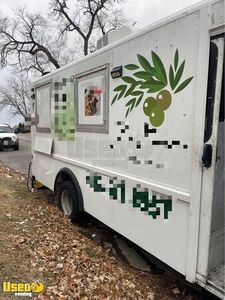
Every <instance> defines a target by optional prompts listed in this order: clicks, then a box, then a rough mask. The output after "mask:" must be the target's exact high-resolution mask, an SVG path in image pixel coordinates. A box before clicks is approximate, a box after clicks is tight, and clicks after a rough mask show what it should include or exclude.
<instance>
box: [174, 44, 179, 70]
mask: <svg viewBox="0 0 225 300" xmlns="http://www.w3.org/2000/svg"><path fill="white" fill-rule="evenodd" d="M178 62H179V53H178V49H177V50H176V52H175V56H174V69H175V71H176V70H177V67H178Z"/></svg>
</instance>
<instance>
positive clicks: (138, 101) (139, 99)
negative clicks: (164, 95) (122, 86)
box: [135, 93, 144, 107]
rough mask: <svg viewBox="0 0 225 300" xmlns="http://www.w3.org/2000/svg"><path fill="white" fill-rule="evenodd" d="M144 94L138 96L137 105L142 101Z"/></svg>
mask: <svg viewBox="0 0 225 300" xmlns="http://www.w3.org/2000/svg"><path fill="white" fill-rule="evenodd" d="M143 96H144V93H142V95H141V96H140V97H139V98H138V100H137V102H136V105H135V107H137V106H138V105H139V104H140V103H141V100H142V98H143Z"/></svg>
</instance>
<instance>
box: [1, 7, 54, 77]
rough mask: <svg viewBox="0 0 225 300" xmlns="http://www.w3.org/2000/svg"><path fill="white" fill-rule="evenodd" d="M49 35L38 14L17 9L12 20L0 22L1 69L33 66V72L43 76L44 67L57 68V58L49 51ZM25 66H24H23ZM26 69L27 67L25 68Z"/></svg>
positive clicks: (2, 19) (2, 18)
mask: <svg viewBox="0 0 225 300" xmlns="http://www.w3.org/2000/svg"><path fill="white" fill-rule="evenodd" d="M47 32H48V24H47V21H46V20H45V19H44V18H43V17H42V16H41V15H39V14H34V15H32V14H28V13H26V12H25V10H24V9H19V10H18V11H17V13H16V15H15V18H14V19H13V20H12V21H10V20H9V18H7V17H1V19H0V55H1V56H0V58H1V65H2V66H5V65H7V63H8V61H10V62H11V65H13V64H15V63H19V65H20V67H22V69H23V64H24V63H25V62H26V64H27V62H32V63H31V64H30V66H29V68H33V69H36V70H38V71H39V72H41V73H42V74H44V73H45V72H46V70H44V67H45V68H46V67H47V68H49V69H51V67H52V66H53V67H54V68H56V69H58V68H60V65H59V62H58V60H57V58H56V54H55V53H54V50H53V48H52V44H53V39H52V38H51V35H50V34H47ZM54 40H55V39H54ZM26 64H25V65H26ZM26 68H27V66H26Z"/></svg>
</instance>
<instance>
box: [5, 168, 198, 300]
mask: <svg viewBox="0 0 225 300" xmlns="http://www.w3.org/2000/svg"><path fill="white" fill-rule="evenodd" d="M52 199H53V196H52V195H51V194H50V193H49V192H48V191H46V190H43V191H37V192H35V193H30V192H28V191H27V190H26V187H25V177H24V176H23V175H21V174H19V173H18V172H14V171H13V170H11V169H9V168H6V167H4V166H0V201H1V205H0V227H1V236H0V253H1V254H0V278H1V279H2V280H4V281H16V282H30V283H31V282H34V281H36V280H39V281H40V282H42V283H43V284H44V285H45V291H44V292H43V293H41V294H37V295H36V296H35V298H37V299H41V300H48V299H57V300H66V299H68V300H72V299H82V300H88V299H91V300H94V299H96V300H97V299H99V300H106V299H124V300H127V299H140V300H141V299H144V300H146V299H151V300H152V299H156V300H157V299H186V300H191V299H201V298H200V297H198V296H197V294H196V295H195V293H193V292H192V293H189V291H188V290H187V289H186V288H183V287H180V288H179V284H178V283H177V282H176V281H175V280H174V279H171V278H169V277H167V276H165V275H164V274H149V273H146V272H141V271H138V270H135V269H133V268H132V267H131V266H129V265H128V264H127V263H126V262H123V261H121V260H119V259H117V257H115V256H113V255H112V254H111V253H109V251H107V250H106V249H104V248H103V247H102V246H101V245H100V243H98V242H96V241H92V240H90V239H88V238H87V237H85V236H84V235H82V234H81V233H80V230H79V227H78V226H76V225H73V224H71V223H70V222H69V220H68V219H67V218H66V217H65V216H63V214H62V213H61V212H60V211H59V210H58V208H57V207H56V206H55V204H54V202H53V201H52ZM1 297H2V298H1ZM0 298H1V299H4V300H5V299H7V300H8V299H15V297H14V295H13V294H8V295H7V297H6V295H5V294H4V295H3V294H0Z"/></svg>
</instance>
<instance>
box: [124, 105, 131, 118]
mask: <svg viewBox="0 0 225 300" xmlns="http://www.w3.org/2000/svg"><path fill="white" fill-rule="evenodd" d="M129 112H130V107H128V109H127V112H126V115H125V118H126V117H127V116H128V114H129Z"/></svg>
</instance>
